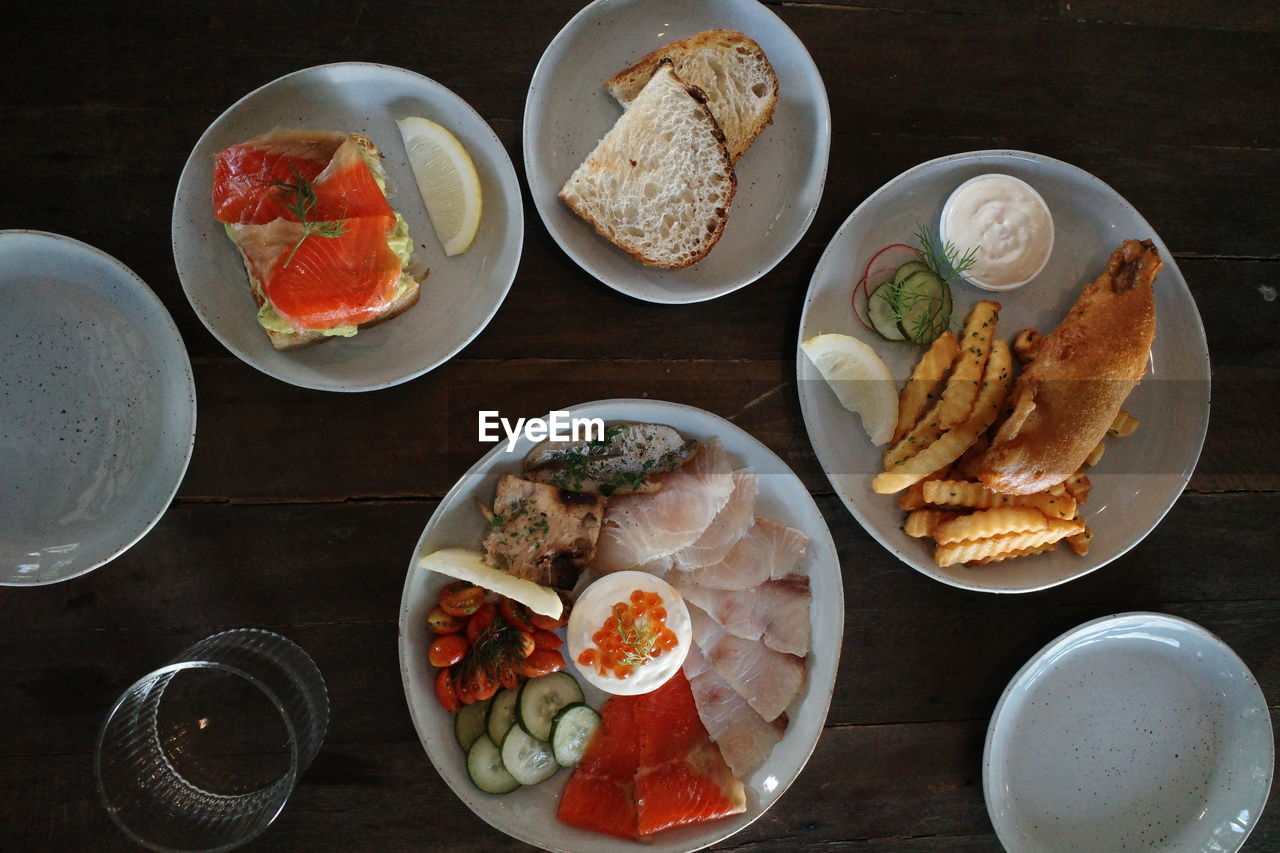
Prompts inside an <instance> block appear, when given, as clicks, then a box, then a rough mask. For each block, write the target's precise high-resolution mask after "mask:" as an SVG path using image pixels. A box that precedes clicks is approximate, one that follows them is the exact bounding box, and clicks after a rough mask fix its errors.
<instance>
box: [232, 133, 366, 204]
mask: <svg viewBox="0 0 1280 853" xmlns="http://www.w3.org/2000/svg"><path fill="white" fill-rule="evenodd" d="M347 138H348V137H347V134H345V133H337V132H332V131H316V130H294V131H282V132H278V133H268V134H266V135H265V136H257V137H254V138H253V139H250V140H248V141H247V142H242V143H240V144H239V145H232V146H231V147H230V148H226V149H224V150H223V151H220V152H219V153H218V156H217V158H216V159H215V160H214V164H213V213H214V216H215V217H217V219H218V221H219V222H227V223H242V224H252V225H265V224H266V223H268V222H270V221H271V220H273V219H292V220H294V221H296V219H297V218H296V217H294V216H293V214H292V213H290V211H289V209H288V207H287V206H286V205H285V204H282V203H281V200H282V199H281V194H280V192H279V191H278V189H277V187H278V185H279V184H282V183H284V184H292V183H294V181H295V180H296V179H297V176H298V175H300V176H301V177H302V178H304V179H305V180H307V181H314V180H315V179H316V178H317V177H318V176H319V175H320V173H321V172H322V171H324V169H325V167H326V166H328V165H329V163H330V162H331V161H332V160H333V157H334V154H335V153H336V152H337V151H338V149H339V148H340V147H342V145H343V143H344V142H346V141H347ZM295 173H296V174H295ZM286 201H287V199H286Z"/></svg>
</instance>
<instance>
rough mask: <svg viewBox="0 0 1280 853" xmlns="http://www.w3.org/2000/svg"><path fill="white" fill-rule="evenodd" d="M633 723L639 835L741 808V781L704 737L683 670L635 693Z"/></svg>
mask: <svg viewBox="0 0 1280 853" xmlns="http://www.w3.org/2000/svg"><path fill="white" fill-rule="evenodd" d="M636 725H637V728H638V729H639V731H640V770H639V772H638V773H637V774H636V781H635V796H636V817H637V825H636V829H637V831H638V832H639V833H640V835H642V836H645V835H650V834H652V833H655V832H659V831H661V830H664V829H670V828H671V827H674V826H682V825H684V824H689V823H700V822H702V821H708V820H716V819H718V818H722V817H728V816H729V815H735V814H741V813H742V812H744V811H746V809H747V800H746V792H745V791H744V789H743V787H742V782H741V781H740V780H739V779H738V778H737V777H736V776H734V775H733V771H731V770H730V769H729V765H727V764H726V763H725V760H724V757H723V756H722V755H721V754H720V749H719V747H717V746H716V745H715V744H714V743H712V742H711V738H710V737H709V736H708V735H707V730H706V728H705V727H703V725H702V720H701V719H700V718H699V717H698V708H697V705H696V704H695V703H694V699H693V691H692V690H691V689H690V687H689V681H688V679H686V678H685V676H684V673H682V672H677V673H676V674H675V675H674V676H673V677H672V678H671V680H670V681H668V682H667V683H666V684H664V685H663V686H662V687H660V688H658V689H657V690H655V691H653V692H652V693H646V694H644V695H642V696H640V697H638V702H637V707H636Z"/></svg>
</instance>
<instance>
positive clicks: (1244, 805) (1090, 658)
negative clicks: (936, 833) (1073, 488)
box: [983, 613, 1275, 853]
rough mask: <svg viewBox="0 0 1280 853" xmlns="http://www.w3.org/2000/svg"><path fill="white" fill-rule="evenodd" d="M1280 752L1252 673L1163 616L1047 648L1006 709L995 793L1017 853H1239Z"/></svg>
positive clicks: (987, 790) (993, 754)
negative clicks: (1139, 852) (1147, 852)
mask: <svg viewBox="0 0 1280 853" xmlns="http://www.w3.org/2000/svg"><path fill="white" fill-rule="evenodd" d="M1274 760H1275V743H1274V740H1273V739H1272V734H1271V718H1270V714H1269V712H1268V709H1267V702H1266V699H1265V697H1264V696H1263V695H1262V690H1261V689H1260V688H1259V687H1258V682H1257V681H1256V680H1255V679H1254V677H1253V674H1252V673H1250V672H1249V669H1248V667H1246V666H1245V665H1244V663H1243V662H1242V661H1241V660H1240V658H1238V657H1237V656H1236V654H1235V653H1234V652H1232V651H1231V649H1230V648H1228V647H1227V646H1226V644H1225V643H1223V642H1222V641H1221V640H1219V639H1218V638H1217V637H1215V636H1213V635H1212V634H1210V633H1209V632H1208V631H1206V630H1205V629H1204V628H1201V627H1200V626H1199V625H1196V624H1195V623H1193V622H1188V621H1187V620H1185V619H1179V618H1177V617H1175V616H1166V615H1163V614H1160V613H1125V614H1121V615H1118V616H1108V617H1105V618H1102V619H1096V620H1094V621H1092V622H1086V623H1085V624H1083V625H1081V626H1079V627H1078V628H1075V629H1073V630H1071V631H1068V632H1067V633H1066V634H1063V635H1062V636H1061V637H1059V638H1058V639H1056V640H1054V641H1053V642H1052V643H1050V644H1049V645H1048V646H1045V647H1044V648H1043V649H1041V650H1040V652H1039V653H1038V654H1037V655H1036V656H1035V657H1033V658H1032V659H1031V660H1030V661H1029V662H1028V663H1027V665H1026V666H1024V667H1023V668H1022V669H1021V670H1020V671H1019V672H1018V674H1017V675H1016V676H1014V678H1013V681H1011V682H1010V683H1009V686H1008V687H1007V688H1006V689H1005V691H1004V695H1003V696H1001V697H1000V702H999V704H997V705H996V710H995V714H994V716H993V717H992V718H991V727H990V728H989V729H988V731H987V743H986V750H985V755H984V759H983V791H984V794H985V795H986V799H987V810H988V812H989V813H990V815H991V822H992V823H993V824H994V825H995V829H996V834H997V835H998V836H999V837H1000V841H1001V843H1002V844H1004V846H1005V848H1006V849H1007V850H1009V851H1010V853H1058V851H1070V850H1081V851H1097V850H1108V851H1115V850H1178V851H1205V853H1209V851H1213V853H1227V851H1232V850H1236V849H1238V848H1239V847H1240V845H1242V844H1243V843H1244V840H1245V839H1246V838H1247V837H1248V835H1249V832H1250V831H1251V830H1252V829H1253V827H1254V826H1256V825H1257V823H1258V817H1259V815H1260V813H1261V812H1262V807H1263V806H1264V805H1265V804H1266V802H1267V793H1268V791H1269V790H1270V789H1271V775H1272V769H1273V763H1274Z"/></svg>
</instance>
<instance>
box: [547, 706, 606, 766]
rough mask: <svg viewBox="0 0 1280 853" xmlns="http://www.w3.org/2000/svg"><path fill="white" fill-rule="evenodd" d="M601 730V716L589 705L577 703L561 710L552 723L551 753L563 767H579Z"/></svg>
mask: <svg viewBox="0 0 1280 853" xmlns="http://www.w3.org/2000/svg"><path fill="white" fill-rule="evenodd" d="M598 728H600V715H599V714H597V713H596V712H595V711H594V710H592V708H591V707H590V706H589V705H586V704H584V703H581V702H576V703H574V704H572V705H569V706H568V707H566V708H561V709H560V713H558V714H556V718H555V720H554V721H553V722H552V723H551V751H552V752H554V753H555V756H556V763H557V764H559V765H560V766H561V767H577V766H578V763H579V762H580V761H582V756H584V755H586V752H587V746H588V745H589V744H590V743H591V738H592V737H593V736H595V733H596V729H598Z"/></svg>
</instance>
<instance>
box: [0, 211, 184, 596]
mask: <svg viewBox="0 0 1280 853" xmlns="http://www.w3.org/2000/svg"><path fill="white" fill-rule="evenodd" d="M15 234H22V235H25V236H33V237H41V238H46V239H48V240H50V241H51V242H52V245H53V246H56V247H61V248H62V249H63V250H64V251H87V252H89V253H90V254H92V255H94V256H96V257H98V258H100V259H101V260H103V261H104V262H105V263H106V264H107V265H109V266H110V267H112V268H114V269H115V270H117V271H118V272H119V273H120V281H121V282H127V283H130V284H132V285H137V289H138V296H139V298H140V299H142V300H143V301H146V302H150V303H151V304H152V305H153V306H154V307H155V308H156V310H157V312H158V313H159V316H160V317H161V318H162V320H163V324H164V325H163V328H162V329H157V330H156V332H157V334H162V335H164V336H165V337H167V339H168V340H170V341H171V342H172V343H173V344H174V345H175V346H176V348H177V349H176V352H177V354H179V355H180V356H181V358H180V359H177V360H176V363H175V362H174V360H166V362H165V363H166V364H175V366H176V368H177V369H180V370H181V371H182V374H183V376H184V378H185V379H186V385H187V393H188V399H189V400H190V402H191V405H190V407H189V410H188V411H189V413H190V414H189V418H190V422H191V429H190V433H191V435H190V437H189V438H188V439H187V442H186V445H185V447H184V448H183V460H182V465H181V466H180V470H179V471H178V476H177V478H176V479H175V480H174V482H173V486H172V487H171V488H169V489H167V490H166V491H167V494H166V496H165V499H164V501H163V502H162V503H161V504H160V505H159V506H158V507H157V508H156V511H155V514H154V515H152V516H151V518H150V520H148V521H147V522H146V524H145V525H143V526H142V529H141V530H139V531H137V533H136V534H135V535H133V536H132V538H130V539H128V540H127V541H126V542H125V543H124V544H122V545H121V546H120V547H119V548H117V549H116V550H115V551H114V552H112V553H111V554H110V555H108V556H106V557H104V558H103V559H101V560H99V561H98V562H96V563H94V564H93V565H91V566H86V567H85V568H82V569H79V570H77V571H75V572H73V573H71V574H69V575H66V576H65V577H60V578H58V579H56V580H48V581H32V582H30V583H15V582H13V581H6V580H0V586H13V587H24V586H46V585H49V584H55V583H62V582H63V581H68V580H71V579H72V578H78V577H80V576H82V575H86V574H88V573H89V572H91V571H93V570H94V569H98V568H101V567H102V566H105V565H106V564H107V563H109V562H111V561H112V560H114V559H115V558H116V557H119V556H120V555H121V554H123V553H124V552H125V551H128V550H129V549H130V548H132V547H133V546H134V545H136V544H138V542H139V541H140V540H141V539H142V537H144V536H146V535H147V534H148V533H150V532H151V529H152V528H154V527H155V526H156V524H157V523H158V522H159V521H160V519H161V518H163V517H164V514H165V513H166V512H167V511H168V509H169V505H170V504H171V503H172V502H173V496H174V495H176V494H177V493H178V487H179V486H181V485H182V480H183V478H184V477H185V476H186V474H187V467H188V466H189V465H190V464H191V454H192V452H193V451H194V450H195V444H196V383H195V377H194V375H193V374H192V372H191V359H190V357H189V356H188V355H187V347H186V345H185V344H184V343H183V341H182V335H181V334H180V333H179V332H178V327H177V325H175V324H174V322H173V317H172V316H171V315H170V314H169V310H168V309H167V308H165V307H164V303H163V302H161V301H160V297H158V296H156V294H155V291H153V290H152V289H151V288H150V287H148V286H147V284H146V282H144V281H143V280H142V279H141V277H139V276H138V274H137V273H135V272H134V271H133V270H131V269H130V268H129V267H127V266H125V264H124V263H122V262H121V261H120V260H118V259H117V258H114V257H112V256H111V255H108V254H107V253H106V252H104V251H102V250H101V249H99V248H97V247H95V246H90V245H89V244H88V243H85V242H82V241H80V240H77V239H75V238H74V237H67V236H66V235H63V234H54V233H51V232H49V231H34V230H29V229H23V228H11V229H5V230H0V244H3V242H4V240H5V239H6V238H7V237H9V236H11V235H15Z"/></svg>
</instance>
